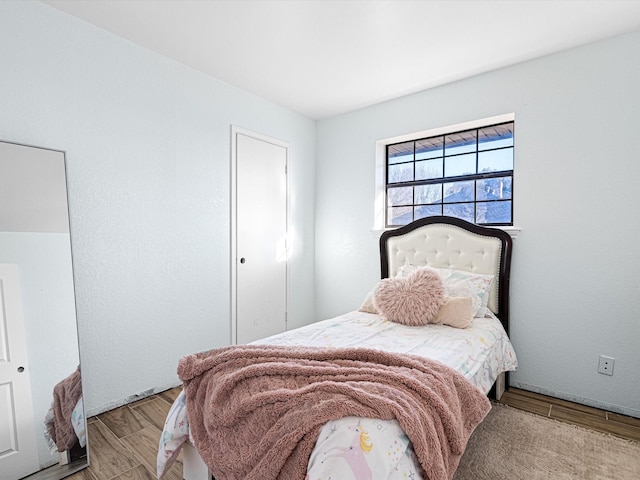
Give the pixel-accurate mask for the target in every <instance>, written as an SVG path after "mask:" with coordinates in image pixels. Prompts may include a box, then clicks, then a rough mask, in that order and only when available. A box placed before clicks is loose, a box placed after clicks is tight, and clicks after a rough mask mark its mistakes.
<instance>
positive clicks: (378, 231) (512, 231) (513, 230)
mask: <svg viewBox="0 0 640 480" xmlns="http://www.w3.org/2000/svg"><path fill="white" fill-rule="evenodd" d="M489 228H499V229H500V230H504V231H505V232H507V233H508V234H509V235H511V238H513V239H515V238H516V237H517V236H518V234H519V233H520V231H521V230H522V229H521V228H520V227H514V226H506V227H489ZM388 230H395V228H372V229H371V230H369V232H370V233H371V236H373V237H375V238H380V235H382V233H383V232H386V231H388Z"/></svg>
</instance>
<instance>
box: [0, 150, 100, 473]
mask: <svg viewBox="0 0 640 480" xmlns="http://www.w3.org/2000/svg"><path fill="white" fill-rule="evenodd" d="M87 465H88V455H87V437H86V421H85V415H84V409H83V402H82V382H81V379H80V355H79V351H78V334H77V325H76V307H75V295H74V286H73V271H72V264H71V239H70V234H69V213H68V207H67V187H66V170H65V154H64V152H61V151H56V150H49V149H44V148H37V147H30V146H26V145H18V144H15V143H8V142H0V472H2V475H0V477H2V480H17V479H22V478H28V479H29V480H36V479H37V480H41V479H53V480H57V479H60V478H63V477H65V476H68V475H70V474H72V473H74V472H76V471H78V470H80V469H82V468H84V467H86V466H87Z"/></svg>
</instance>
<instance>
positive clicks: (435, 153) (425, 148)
mask: <svg viewBox="0 0 640 480" xmlns="http://www.w3.org/2000/svg"><path fill="white" fill-rule="evenodd" d="M443 149H444V137H435V138H425V139H423V140H418V141H417V142H416V160H424V159H426V158H442V152H443Z"/></svg>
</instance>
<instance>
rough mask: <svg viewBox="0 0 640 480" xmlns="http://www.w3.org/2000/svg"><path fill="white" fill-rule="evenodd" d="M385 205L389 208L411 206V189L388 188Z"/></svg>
mask: <svg viewBox="0 0 640 480" xmlns="http://www.w3.org/2000/svg"><path fill="white" fill-rule="evenodd" d="M387 204H388V205H389V206H390V207H395V206H398V205H413V187H399V188H389V189H388V190H387Z"/></svg>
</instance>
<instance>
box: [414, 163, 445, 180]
mask: <svg viewBox="0 0 640 480" xmlns="http://www.w3.org/2000/svg"><path fill="white" fill-rule="evenodd" d="M429 178H442V159H441V158H438V159H437V160H424V161H422V162H416V180H426V179H429Z"/></svg>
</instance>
